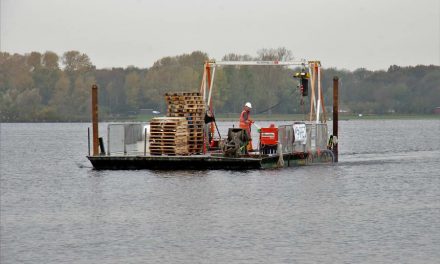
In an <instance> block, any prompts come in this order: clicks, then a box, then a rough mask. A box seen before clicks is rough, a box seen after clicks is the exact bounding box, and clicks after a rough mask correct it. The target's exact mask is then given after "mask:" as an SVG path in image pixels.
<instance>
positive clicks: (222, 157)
mask: <svg viewBox="0 0 440 264" xmlns="http://www.w3.org/2000/svg"><path fill="white" fill-rule="evenodd" d="M226 65H251V66H252V65H257V66H261V65H262V66H286V65H296V66H298V65H302V66H305V65H306V64H305V63H304V61H302V62H301V63H298V62H279V61H272V62H268V61H264V62H261V61H260V62H255V61H254V62H217V63H216V62H212V61H208V62H206V63H205V71H204V75H203V79H202V86H201V91H200V93H197V96H195V94H196V93H174V94H167V95H166V96H165V97H166V98H167V100H174V99H175V100H176V102H177V103H182V102H183V101H182V100H183V99H185V100H190V101H188V102H189V103H188V104H186V105H172V102H171V105H170V102H168V103H169V104H168V114H167V117H163V118H156V119H153V120H152V121H151V122H150V127H149V129H150V131H148V132H147V128H146V127H145V126H144V124H140V123H123V124H110V125H109V126H108V128H107V151H106V150H105V147H104V140H103V138H102V137H99V132H98V102H97V100H98V95H97V89H98V88H97V86H96V85H93V86H92V132H93V137H92V145H93V154H91V151H90V149H91V147H90V145H91V144H90V141H91V140H90V130H89V155H88V156H87V158H88V159H89V160H90V162H91V164H92V165H93V167H94V169H97V170H140V169H149V170H255V169H273V168H285V167H292V166H302V165H310V164H322V163H333V162H337V161H338V144H337V135H338V79H337V77H335V78H334V79H333V134H332V135H330V137H329V135H328V134H329V133H328V131H327V123H326V116H325V106H324V101H323V93H322V91H321V85H320V71H321V69H320V62H317V61H312V62H308V70H309V73H307V74H305V71H304V70H303V71H302V72H301V73H299V74H298V75H297V76H298V79H299V85H298V88H299V89H300V92H301V95H302V96H307V95H308V90H309V86H310V91H311V96H310V114H309V116H310V120H308V121H297V122H291V123H290V124H286V125H280V126H278V127H275V126H274V125H271V126H270V127H268V128H260V127H258V132H259V141H258V142H259V143H258V147H257V150H250V151H248V150H247V147H248V145H249V142H251V137H250V135H248V133H247V131H246V129H237V128H229V130H228V136H227V137H226V138H225V137H223V138H222V136H221V135H220V132H219V130H218V127H217V123H216V122H215V118H213V114H212V113H213V109H212V101H211V95H212V84H213V79H214V73H215V67H216V66H226ZM309 80H310V85H309ZM315 90H317V92H316V93H315ZM176 98H178V99H176ZM182 98H183V99H182ZM197 104H199V105H200V106H201V107H203V108H202V109H203V110H200V109H198V108H197ZM194 105H195V106H194ZM193 107H196V108H193ZM205 107H206V108H207V109H206V108H205ZM199 110H200V111H199ZM209 117H211V118H209ZM215 130H217V132H218V137H217V138H215V136H214V134H215V133H214V132H215ZM115 135H116V136H117V137H116V136H115ZM115 138H117V139H116V140H115ZM147 138H148V140H147ZM111 139H112V140H111ZM121 142H122V143H121ZM116 143H117V144H116ZM118 144H119V145H118ZM142 148H143V151H142V150H141V149H142Z"/></svg>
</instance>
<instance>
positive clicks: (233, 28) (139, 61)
mask: <svg viewBox="0 0 440 264" xmlns="http://www.w3.org/2000/svg"><path fill="white" fill-rule="evenodd" d="M0 1H1V19H0V21H1V31H0V32H1V39H0V45H1V47H0V48H1V50H2V51H6V52H10V53H21V54H23V53H29V52H31V51H39V52H44V51H47V50H50V51H54V52H56V53H58V54H60V55H61V54H62V53H63V52H65V51H68V50H78V51H80V52H84V53H86V54H87V55H89V56H90V58H91V60H92V62H93V63H94V64H95V65H96V66H97V67H98V68H104V67H126V66H128V65H134V66H138V67H150V66H151V65H152V64H153V63H154V62H155V61H156V60H158V59H160V58H162V57H164V56H175V55H181V54H183V53H190V52H192V51H195V50H201V51H204V52H207V53H208V54H209V56H210V57H211V58H215V59H218V60H219V59H221V57H222V56H223V55H225V54H227V53H231V52H233V53H238V54H249V55H252V56H256V54H257V51H258V50H259V49H261V48H278V47H286V48H287V49H289V50H291V51H292V52H293V55H294V56H295V57H296V58H305V59H308V60H311V59H319V60H321V61H322V64H323V66H324V67H338V68H346V69H350V70H353V69H356V68H359V67H365V68H367V69H371V70H376V69H387V68H388V66H389V65H391V64H397V65H401V66H407V65H417V64H435V65H439V64H440V3H439V2H440V0H417V1H415V0H339V1H328V0H302V1H297V0H266V1H263V0H216V1H211V0H72V1H67V0H38V1H37V0H0Z"/></svg>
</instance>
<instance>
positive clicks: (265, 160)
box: [87, 154, 309, 170]
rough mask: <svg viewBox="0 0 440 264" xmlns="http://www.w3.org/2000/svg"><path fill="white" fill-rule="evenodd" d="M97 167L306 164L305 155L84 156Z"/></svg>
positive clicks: (239, 167) (211, 167)
mask: <svg viewBox="0 0 440 264" xmlns="http://www.w3.org/2000/svg"><path fill="white" fill-rule="evenodd" d="M87 158H88V159H89V160H90V162H91V163H92V165H93V167H94V168H95V169H97V170H140V169H149V170H255V169H271V168H280V167H292V166H301V165H308V164H309V162H308V159H307V155H293V154H284V155H283V162H282V163H280V159H279V156H263V157H260V156H254V157H240V158H230V157H222V156H212V155H193V156H87Z"/></svg>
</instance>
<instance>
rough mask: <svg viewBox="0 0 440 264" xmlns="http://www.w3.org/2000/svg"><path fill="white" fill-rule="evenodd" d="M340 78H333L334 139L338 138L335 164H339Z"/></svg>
mask: <svg viewBox="0 0 440 264" xmlns="http://www.w3.org/2000/svg"><path fill="white" fill-rule="evenodd" d="M338 97H339V78H338V77H337V76H335V77H333V138H334V137H336V144H334V145H333V155H334V156H335V162H338V121H339V120H338V119H339V98H338Z"/></svg>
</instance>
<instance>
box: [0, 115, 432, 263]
mask: <svg viewBox="0 0 440 264" xmlns="http://www.w3.org/2000/svg"><path fill="white" fill-rule="evenodd" d="M278 123H280V122H278ZM264 124H265V123H263V125H264ZM266 124H267V123H266ZM229 125H230V123H223V124H222V126H221V128H222V130H223V131H226V127H227V126H229ZM0 126H1V127H0V133H1V135H0V148H1V152H0V173H1V181H0V183H1V215H0V220H1V230H0V231H1V233H0V235H1V238H0V242H1V245H0V246H1V248H0V250H1V251H0V262H1V263H2V264H6V263H440V120H421V121H417V120H399V121H397V120H386V121H362V120H359V121H342V122H341V123H340V157H339V160H340V162H339V164H337V165H324V166H308V167H296V168H288V169H282V170H266V171H263V170H261V171H247V172H234V171H174V172H169V171H168V172H160V171H148V170H142V171H96V170H93V169H92V168H91V165H90V163H89V162H88V160H87V159H86V157H85V156H86V155H87V127H89V124H1V125H0ZM101 131H103V132H105V131H106V130H105V129H104V126H101ZM330 131H331V130H330Z"/></svg>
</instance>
